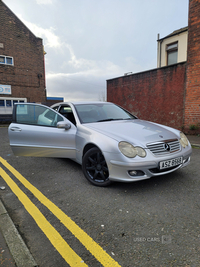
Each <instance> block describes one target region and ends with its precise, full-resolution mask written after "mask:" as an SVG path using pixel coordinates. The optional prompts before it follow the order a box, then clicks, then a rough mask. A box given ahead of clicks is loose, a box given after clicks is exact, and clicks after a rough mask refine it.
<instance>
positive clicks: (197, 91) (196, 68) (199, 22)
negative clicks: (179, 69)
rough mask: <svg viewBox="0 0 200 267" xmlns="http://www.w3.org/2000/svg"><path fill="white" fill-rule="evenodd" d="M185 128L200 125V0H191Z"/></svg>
mask: <svg viewBox="0 0 200 267" xmlns="http://www.w3.org/2000/svg"><path fill="white" fill-rule="evenodd" d="M187 58H188V59H187V80H186V93H185V128H186V129H187V128H189V127H190V126H191V125H197V124H199V126H200V0H190V1H189V20H188V56H187Z"/></svg>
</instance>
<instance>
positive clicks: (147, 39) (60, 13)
mask: <svg viewBox="0 0 200 267" xmlns="http://www.w3.org/2000/svg"><path fill="white" fill-rule="evenodd" d="M3 1H4V3H5V4H6V5H7V6H8V7H9V8H10V9H11V10H12V11H13V12H14V13H15V15H17V16H18V18H20V19H21V20H22V21H23V22H24V24H25V25H26V26H27V27H28V28H29V29H30V30H31V31H32V32H33V33H34V34H35V35H36V36H37V37H40V38H42V39H43V44H44V49H45V51H46V53H47V54H46V56H45V68H46V86H47V96H50V97H64V99H65V101H70V100H103V98H104V95H105V91H106V80H108V79H111V78H116V77H119V76H123V75H124V73H127V72H132V73H137V72H140V71H145V70H149V69H154V68H156V67H157V34H158V33H160V38H162V37H165V36H166V35H168V34H170V33H171V32H173V31H174V30H177V29H180V28H183V27H185V26H188V5H189V0H100V1H99V0H98V1H97V0H28V1H27V0H3Z"/></svg>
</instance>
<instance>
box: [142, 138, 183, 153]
mask: <svg viewBox="0 0 200 267" xmlns="http://www.w3.org/2000/svg"><path fill="white" fill-rule="evenodd" d="M147 148H148V149H149V150H150V151H151V152H152V153H153V154H154V155H156V156H157V155H165V154H170V153H174V152H177V151H180V150H181V146H180V143H179V141H178V140H177V139H175V140H166V141H163V142H156V143H150V144H147Z"/></svg>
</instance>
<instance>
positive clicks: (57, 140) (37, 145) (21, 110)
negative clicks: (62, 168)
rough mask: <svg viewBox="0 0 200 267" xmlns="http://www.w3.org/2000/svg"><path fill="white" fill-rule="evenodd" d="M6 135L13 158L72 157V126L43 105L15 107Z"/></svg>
mask: <svg viewBox="0 0 200 267" xmlns="http://www.w3.org/2000/svg"><path fill="white" fill-rule="evenodd" d="M8 134H9V139H10V146H11V148H12V151H13V153H14V154H15V155H16V156H32V157H59V158H61V157H62V158H71V159H75V158H76V144H75V136H76V127H75V126H74V124H72V123H71V122H70V121H69V120H67V119H66V118H65V117H63V116H62V115H61V114H59V113H57V112H56V111H55V110H53V109H51V108H49V107H47V106H44V105H39V104H34V103H17V104H15V106H14V109H13V122H12V123H11V124H10V126H9V128H8Z"/></svg>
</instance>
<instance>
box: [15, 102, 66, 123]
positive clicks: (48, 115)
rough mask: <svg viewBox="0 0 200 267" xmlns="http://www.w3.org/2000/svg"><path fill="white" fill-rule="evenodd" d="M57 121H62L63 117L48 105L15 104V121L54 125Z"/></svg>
mask: <svg viewBox="0 0 200 267" xmlns="http://www.w3.org/2000/svg"><path fill="white" fill-rule="evenodd" d="M59 121H63V118H62V117H61V116H60V115H59V114H57V113H56V112H54V111H53V110H51V109H49V108H48V107H44V106H40V105H27V104H21V105H17V106H16V123H23V124H31V125H40V126H51V127H56V125H57V123H58V122H59Z"/></svg>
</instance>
